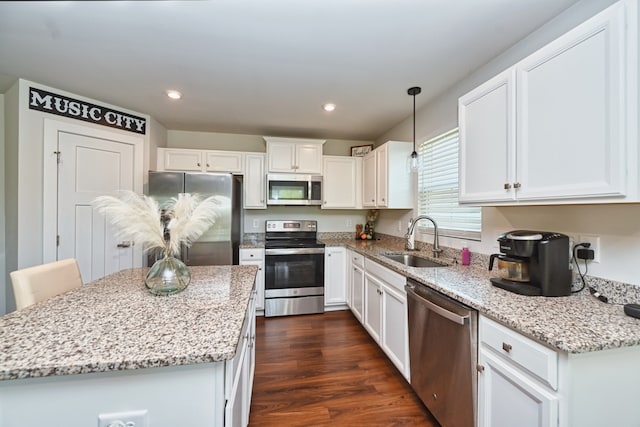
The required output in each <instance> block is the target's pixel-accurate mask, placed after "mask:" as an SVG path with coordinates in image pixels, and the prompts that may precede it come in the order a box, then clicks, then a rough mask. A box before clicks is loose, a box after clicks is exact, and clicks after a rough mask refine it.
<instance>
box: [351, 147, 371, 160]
mask: <svg viewBox="0 0 640 427" xmlns="http://www.w3.org/2000/svg"><path fill="white" fill-rule="evenodd" d="M371 150H373V144H369V145H356V146H353V147H351V157H364V156H366V155H367V154H369V153H370V152H371Z"/></svg>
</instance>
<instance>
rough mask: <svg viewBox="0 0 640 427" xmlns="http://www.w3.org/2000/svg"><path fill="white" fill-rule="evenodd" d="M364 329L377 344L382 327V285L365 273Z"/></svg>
mask: <svg viewBox="0 0 640 427" xmlns="http://www.w3.org/2000/svg"><path fill="white" fill-rule="evenodd" d="M364 327H365V328H366V329H367V331H369V334H370V335H371V336H372V337H373V339H374V340H375V341H376V342H377V343H379V342H380V329H381V327H382V283H381V282H380V281H379V280H378V279H376V278H375V277H373V276H370V275H369V274H367V273H365V275H364Z"/></svg>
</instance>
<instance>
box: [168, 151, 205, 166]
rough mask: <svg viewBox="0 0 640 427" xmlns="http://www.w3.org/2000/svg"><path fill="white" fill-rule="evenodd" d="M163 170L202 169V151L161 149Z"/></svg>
mask: <svg viewBox="0 0 640 427" xmlns="http://www.w3.org/2000/svg"><path fill="white" fill-rule="evenodd" d="M163 151H164V170H167V171H202V170H204V168H203V160H202V151H199V150H168V149H167V150H163Z"/></svg>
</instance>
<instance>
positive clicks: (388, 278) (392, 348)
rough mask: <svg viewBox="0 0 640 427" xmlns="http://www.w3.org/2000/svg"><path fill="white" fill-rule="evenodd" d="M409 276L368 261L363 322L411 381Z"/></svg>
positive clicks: (366, 262)
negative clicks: (408, 315) (405, 288)
mask: <svg viewBox="0 0 640 427" xmlns="http://www.w3.org/2000/svg"><path fill="white" fill-rule="evenodd" d="M405 283H406V278H405V277H404V276H403V275H401V274H398V273H396V272H395V271H392V270H389V269H388V268H386V267H383V266H381V265H380V264H378V263H375V262H373V261H370V260H365V270H364V312H363V314H364V316H363V319H362V320H361V322H362V323H363V325H364V327H365V329H366V330H367V331H368V332H369V334H370V335H371V337H372V338H373V339H374V340H375V341H376V342H377V343H378V344H379V345H380V347H381V348H382V350H383V351H384V352H385V353H386V355H387V357H389V360H391V361H392V362H393V364H394V365H395V366H396V367H397V368H398V370H399V371H400V372H401V373H402V375H403V376H404V377H405V378H406V379H407V380H409V378H410V371H409V327H408V323H407V322H408V320H407V294H406V291H405V290H404V286H405Z"/></svg>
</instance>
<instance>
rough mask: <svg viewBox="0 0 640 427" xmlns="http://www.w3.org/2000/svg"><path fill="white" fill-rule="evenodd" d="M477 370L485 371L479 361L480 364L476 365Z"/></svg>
mask: <svg viewBox="0 0 640 427" xmlns="http://www.w3.org/2000/svg"><path fill="white" fill-rule="evenodd" d="M476 371H478V372H484V366H482V365H481V364H479V363H478V364H477V365H476Z"/></svg>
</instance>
